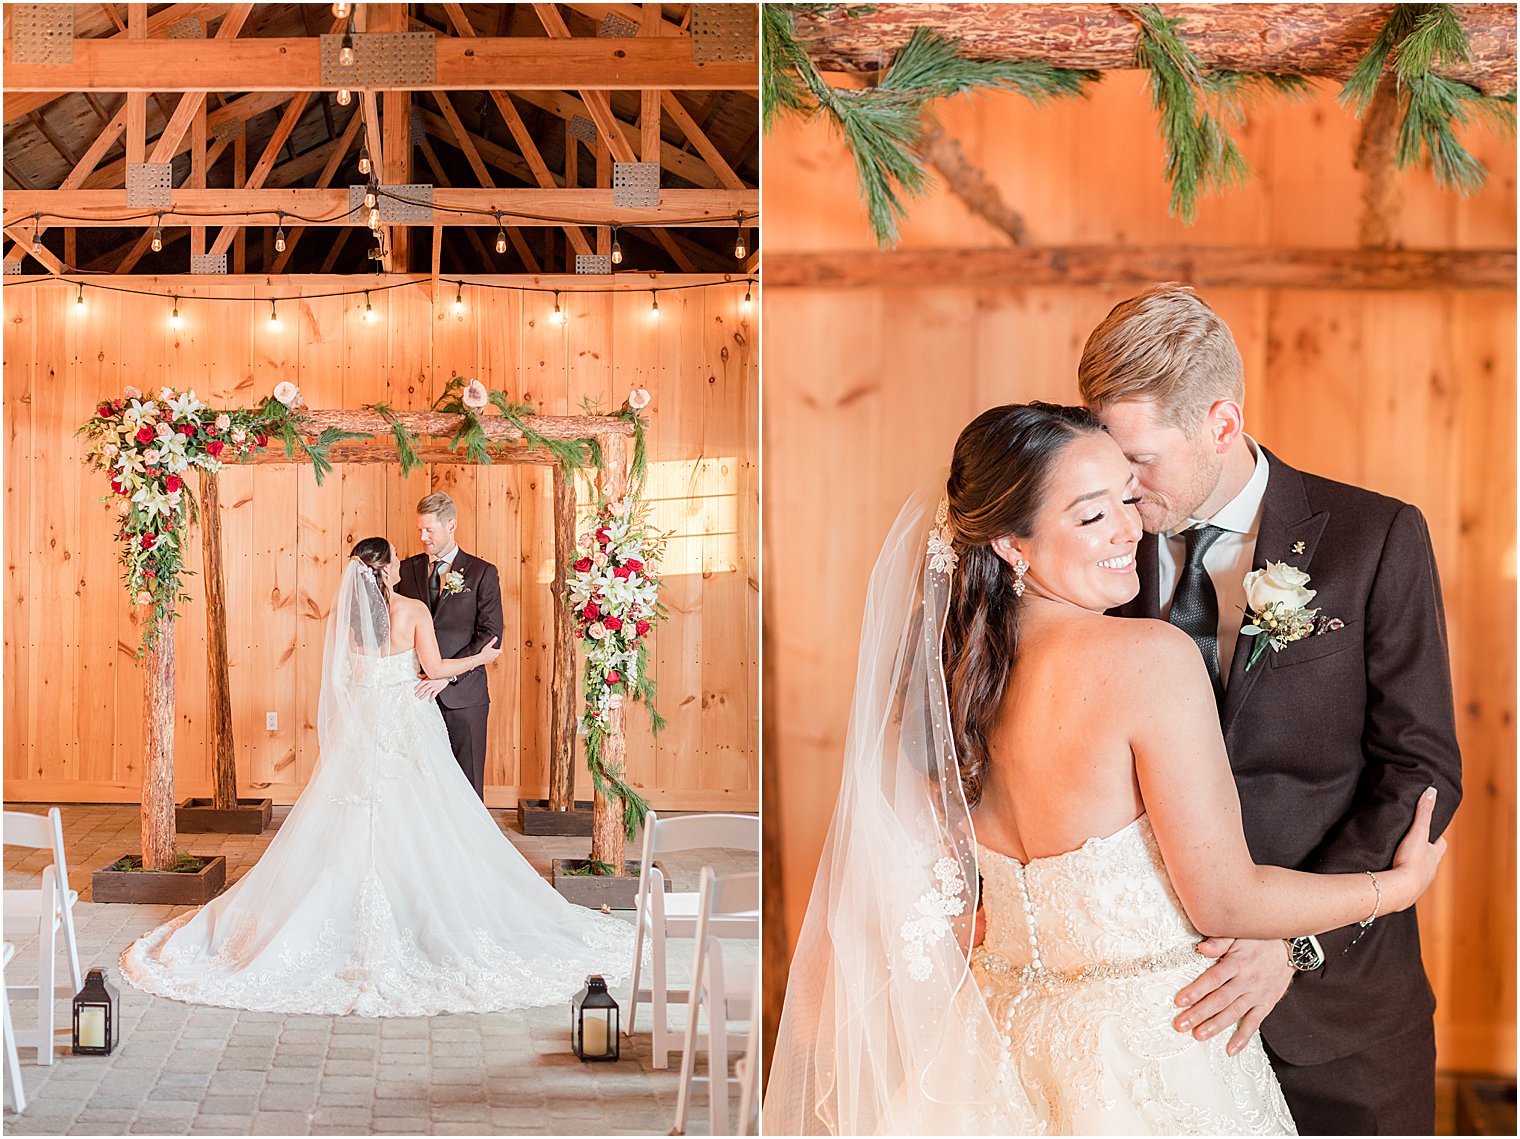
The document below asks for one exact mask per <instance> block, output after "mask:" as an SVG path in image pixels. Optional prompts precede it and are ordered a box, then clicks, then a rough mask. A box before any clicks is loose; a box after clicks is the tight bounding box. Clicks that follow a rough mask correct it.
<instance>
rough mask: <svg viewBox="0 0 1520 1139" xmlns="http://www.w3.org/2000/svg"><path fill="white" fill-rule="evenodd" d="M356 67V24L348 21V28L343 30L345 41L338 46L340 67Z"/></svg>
mask: <svg viewBox="0 0 1520 1139" xmlns="http://www.w3.org/2000/svg"><path fill="white" fill-rule="evenodd" d="M353 65H354V22H353V20H349V21H348V27H346V28H344V29H343V41H342V43H341V44H340V45H339V46H338V66H340V67H352V66H353Z"/></svg>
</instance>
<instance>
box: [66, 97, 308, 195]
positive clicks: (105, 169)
mask: <svg viewBox="0 0 1520 1139" xmlns="http://www.w3.org/2000/svg"><path fill="white" fill-rule="evenodd" d="M288 98H290V95H289V93H285V94H274V93H271V92H268V91H257V92H255V93H254V94H252V95H244V96H243V97H242V98H240V99H234V100H233V101H232V102H230V103H228V104H227V105H226V106H224V107H218V108H217V109H216V110H214V111H211V110H208V111H207V113H206V126H207V129H208V131H210V133H212V134H215V133H216V129H217V127H219V126H221V125H222V124H223V123H226V122H241V123H244V124H246V123H247V122H248V120H249V119H252V118H255V117H257V116H259V115H262V114H263V113H264V112H265V111H268V110H271V109H272V108H274V107H278V106H280V105H281V104H282V103H284V102H285V101H286V100H287V99H288ZM189 149H190V143H189V142H187V141H185V140H183V139H181V140H180V144H179V146H178V147H176V148H175V151H174V153H173V154H170V155H169V156H168V157H167V158H165V159H164V161H166V162H168V161H172V160H173V159H174V158H175V157H177V156H178V155H180V154H183V153H185V151H187V150H189ZM215 164H216V163H215V161H214V160H213V161H212V163H211V165H213V166H214V165H215ZM126 171H127V164H126V159H125V158H119V159H116V160H115V161H114V162H108V163H106V164H105V165H104V166H102V167H100V169H98V170H96V171H95V172H94V173H93V174H92V175H90V177H89V179H88V180H87V181H86V182H85V183H84V187H85V189H90V190H93V189H104V188H107V187H111V186H123V185H125V184H126Z"/></svg>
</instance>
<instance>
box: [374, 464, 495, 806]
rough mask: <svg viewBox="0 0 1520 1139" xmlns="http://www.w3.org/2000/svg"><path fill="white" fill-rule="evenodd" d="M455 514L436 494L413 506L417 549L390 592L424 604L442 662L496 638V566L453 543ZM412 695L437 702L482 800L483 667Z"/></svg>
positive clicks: (424, 685)
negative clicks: (418, 538) (419, 544)
mask: <svg viewBox="0 0 1520 1139" xmlns="http://www.w3.org/2000/svg"><path fill="white" fill-rule="evenodd" d="M458 528H459V511H458V510H457V509H456V508H455V506H454V500H453V499H452V498H450V497H449V496H448V495H446V494H444V493H443V492H441V491H440V492H438V493H437V494H430V495H428V496H427V497H426V498H424V499H423V500H422V501H421V502H419V503H418V504H417V531H418V534H419V535H420V536H421V538H422V548H423V549H424V550H425V551H427V552H426V553H422V554H415V555H413V556H412V557H410V558H407V559H406V561H404V562H402V563H401V580H400V582H398V583H397V586H396V591H397V592H398V593H400V594H401V595H402V596H403V597H412V598H415V599H416V600H418V601H421V602H424V603H425V604H426V605H427V607H428V608H429V609H430V610H431V611H432V614H433V631H434V632H435V633H436V634H437V636H438V651H439V653H440V654H441V655H442V656H443V657H444V658H446V659H452V658H455V657H467V656H473V655H474V654H475V653H478V652H479V651H480V650H481V649H483V648H484V647H485V646H486V645H488V644H490V643H491V641H492V640H493V639H499V638H500V637H501V630H502V620H501V580H500V578H499V577H498V576H497V573H496V567H495V566H493V565H492V564H491V563H490V562H488V561H485V560H484V559H483V558H477V557H475V556H474V555H472V554H467V553H465V552H464V551H463V550H461V549H460V548H459V544H458V543H457V542H455V540H454V533H455V531H456V530H458ZM417 695H418V696H419V697H422V698H423V699H429V700H431V699H436V700H437V701H438V708H439V711H441V712H442V713H443V723H444V727H446V728H447V729H448V732H449V746H450V747H452V748H453V750H454V758H455V759H456V760H458V761H459V766H460V768H461V769H462V770H463V771H464V775H465V778H466V779H468V780H469V781H470V784H471V785H472V786H473V787H474V788H475V794H477V795H479V796H480V798H481V801H482V802H484V801H485V797H486V716H487V713H488V712H489V711H490V702H491V696H490V692H489V690H488V689H487V687H486V671H485V669H484V668H472V669H471V670H470V671H469V672H467V673H464V674H463V675H462V676H455V677H451V678H449V679H448V680H426V679H423V680H420V681H418V684H417Z"/></svg>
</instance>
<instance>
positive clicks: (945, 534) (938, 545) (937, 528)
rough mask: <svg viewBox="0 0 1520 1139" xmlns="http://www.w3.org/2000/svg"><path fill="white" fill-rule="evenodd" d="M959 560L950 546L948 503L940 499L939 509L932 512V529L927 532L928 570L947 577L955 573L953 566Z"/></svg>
mask: <svg viewBox="0 0 1520 1139" xmlns="http://www.w3.org/2000/svg"><path fill="white" fill-rule="evenodd" d="M959 560H960V555H959V554H957V553H956V552H955V547H954V546H953V545H951V535H950V501H949V500H948V499H944V498H942V499H940V500H939V509H937V510H936V511H935V512H934V529H933V530H930V531H929V568H930V569H931V570H933V571H934V572H935V573H939V574H944V575H945V576H946V577H949V576H950V575H951V574H952V573H954V572H955V564H956V562H958V561H959Z"/></svg>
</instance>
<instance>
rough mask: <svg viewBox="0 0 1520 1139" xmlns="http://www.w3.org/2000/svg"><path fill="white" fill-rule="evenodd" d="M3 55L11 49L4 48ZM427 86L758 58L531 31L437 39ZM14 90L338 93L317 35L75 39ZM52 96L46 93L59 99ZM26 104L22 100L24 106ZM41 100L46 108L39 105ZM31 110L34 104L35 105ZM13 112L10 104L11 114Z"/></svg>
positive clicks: (608, 87)
mask: <svg viewBox="0 0 1520 1139" xmlns="http://www.w3.org/2000/svg"><path fill="white" fill-rule="evenodd" d="M5 50H6V58H7V59H9V58H10V48H9V43H8V42H7V44H6V46H5ZM434 53H435V60H436V64H435V76H434V79H433V81H432V82H430V83H417V84H410V85H406V84H403V85H402V86H401V87H399V88H389V89H397V90H399V89H403V88H404V89H407V90H443V91H489V90H502V91H517V90H538V91H560V90H564V89H566V88H575V89H579V90H582V91H637V90H642V89H643V88H646V87H668V88H681V89H694V90H730V89H731V90H754V89H755V88H756V87H757V86H758V85H759V69H758V68H757V67H756V65H754V64H752V63H696V62H694V61H693V60H692V58H691V45H690V43H689V42H688V41H687V40H686V39H684V38H680V39H678V38H674V37H660V38H657V39H637V40H609V39H601V38H596V37H590V38H586V37H583V38H579V39H570V38H564V39H561V40H559V41H551V42H545V41H544V40H541V39H536V38H531V37H527V36H512V37H507V38H485V37H479V38H476V39H471V40H465V39H457V38H450V37H447V36H440V37H438V39H437V40H436V41H435V43H434ZM5 85H6V90H8V91H18V92H19V91H36V92H55V93H57V94H62V93H65V92H73V91H135V92H138V93H139V94H142V95H144V96H146V94H147V92H149V91H155V92H169V91H200V90H211V89H215V90H221V91H336V90H337V89H338V85H337V84H326V85H324V84H323V82H322V73H321V46H320V42H319V41H318V39H317V38H316V37H314V36H302V37H298V38H286V37H247V38H244V39H240V40H231V41H228V42H225V43H224V42H221V41H212V40H166V39H155V40H145V39H76V40H75V41H74V61H73V62H72V63H68V64H40V63H27V64H22V63H8V64H7V65H6V69H5ZM52 97H55V96H49V98H52ZM17 105H19V104H17ZM36 105H41V104H36ZM31 109H34V107H29V108H28V110H31ZM9 110H10V108H9V107H7V112H9Z"/></svg>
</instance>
